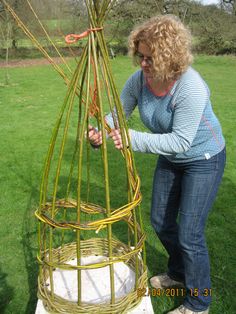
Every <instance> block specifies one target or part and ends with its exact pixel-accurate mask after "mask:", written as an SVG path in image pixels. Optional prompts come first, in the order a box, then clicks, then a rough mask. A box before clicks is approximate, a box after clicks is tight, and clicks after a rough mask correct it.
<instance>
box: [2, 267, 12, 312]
mask: <svg viewBox="0 0 236 314" xmlns="http://www.w3.org/2000/svg"><path fill="white" fill-rule="evenodd" d="M13 296H14V289H13V287H11V286H9V285H8V284H7V274H5V273H4V272H2V270H1V268H0V313H2V314H3V313H5V309H6V308H7V305H8V303H9V302H10V300H12V299H13Z"/></svg>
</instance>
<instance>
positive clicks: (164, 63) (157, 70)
mask: <svg viewBox="0 0 236 314" xmlns="http://www.w3.org/2000/svg"><path fill="white" fill-rule="evenodd" d="M139 42H142V43H144V44H146V45H147V46H148V47H149V48H150V50H151V52H152V59H153V74H154V76H155V77H156V78H158V79H160V80H162V81H170V80H176V79H178V78H179V76H180V75H181V74H182V73H184V72H185V71H186V69H187V67H188V66H189V65H190V64H191V63H192V61H193V56H192V53H191V42H192V37H191V34H190V31H189V30H188V29H187V28H186V27H185V26H184V25H183V23H182V22H181V21H180V20H179V19H178V18H177V17H176V16H174V15H171V14H167V15H159V16H156V17H153V18H151V19H150V20H148V21H147V22H145V23H143V24H142V25H140V26H138V27H136V28H135V29H134V30H133V31H132V32H131V34H130V37H129V54H130V55H131V56H132V57H133V59H134V62H135V64H136V65H137V64H138V62H137V59H136V58H135V55H136V53H137V52H138V45H139Z"/></svg>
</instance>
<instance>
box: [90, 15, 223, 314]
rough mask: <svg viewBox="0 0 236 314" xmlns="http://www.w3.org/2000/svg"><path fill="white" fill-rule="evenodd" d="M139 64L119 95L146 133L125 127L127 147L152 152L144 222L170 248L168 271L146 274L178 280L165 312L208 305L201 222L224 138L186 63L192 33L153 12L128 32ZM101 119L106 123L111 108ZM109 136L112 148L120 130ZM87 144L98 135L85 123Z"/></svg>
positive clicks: (161, 281) (158, 283)
mask: <svg viewBox="0 0 236 314" xmlns="http://www.w3.org/2000/svg"><path fill="white" fill-rule="evenodd" d="M129 44H130V45H129V46H130V53H131V55H132V56H133V57H134V59H135V60H136V62H138V64H140V67H141V69H140V70H139V71H137V72H136V73H134V74H133V75H132V76H131V77H130V78H129V79H128V81H127V82H126V84H125V86H124V89H123V91H122V94H121V101H122V104H123V107H124V112H125V115H126V117H127V118H128V117H129V116H130V114H131V113H132V111H133V110H134V109H135V107H136V106H138V109H139V114H140V118H141V120H142V121H143V123H144V124H145V125H146V127H147V128H148V129H149V130H150V133H146V132H138V131H134V130H129V135H130V141H131V145H132V149H133V150H134V151H140V152H145V153H153V154H158V155H160V156H159V159H158V162H157V167H156V170H155V173H154V180H153V192H152V206H151V223H152V225H153V228H154V229H155V231H156V234H157V236H158V237H159V239H160V241H161V242H162V244H163V245H164V247H165V249H166V250H167V252H168V254H169V260H168V271H167V273H165V274H161V275H157V276H155V277H153V278H151V280H150V283H151V285H152V286H153V287H154V288H167V287H173V286H182V287H185V289H184V291H185V292H186V296H185V299H184V302H183V305H181V306H179V307H178V308H177V309H175V310H173V311H170V312H169V313H172V314H174V313H176V314H178V313H185V314H190V313H201V314H203V313H204V314H205V313H208V312H209V305H210V302H211V283H210V267H209V257H208V251H207V246H206V242H205V237H204V228H205V224H206V220H207V215H208V213H209V211H210V208H211V206H212V203H213V201H214V199H215V197H216V193H217V190H218V186H219V184H220V181H221V178H222V175H223V171H224V166H225V141H224V138H223V135H222V131H221V127H220V124H219V121H218V120H217V118H216V116H215V114H214V112H213V110H212V107H211V102H210V92H209V89H208V87H207V85H206V83H205V82H204V80H203V79H202V78H201V76H200V75H199V74H198V73H197V72H196V71H195V70H194V69H192V68H191V66H190V64H191V62H192V54H191V35H190V33H189V31H188V30H187V29H186V28H185V27H184V25H183V24H182V23H181V22H180V21H179V20H178V19H177V18H176V17H175V16H172V15H165V16H157V17H155V18H152V19H150V20H149V21H147V22H145V23H144V24H143V25H141V26H139V27H137V28H136V29H135V30H134V31H133V32H132V33H131V36H130V42H129ZM106 119H107V121H108V123H110V124H111V125H112V122H111V117H110V115H108V116H107V118H106ZM109 136H110V137H111V138H112V139H113V141H114V144H115V146H116V148H118V149H122V147H123V143H122V140H121V136H120V132H119V130H115V129H113V130H112V132H111V133H110V134H109ZM89 138H90V141H91V143H92V144H94V145H100V144H101V142H102V139H101V134H100V133H99V132H97V131H96V130H95V129H94V128H93V127H90V131H89Z"/></svg>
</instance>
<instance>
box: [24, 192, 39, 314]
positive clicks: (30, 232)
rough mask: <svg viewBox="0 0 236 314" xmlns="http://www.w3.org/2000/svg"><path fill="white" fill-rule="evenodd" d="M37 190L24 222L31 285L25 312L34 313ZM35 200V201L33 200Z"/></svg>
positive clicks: (25, 247)
mask: <svg viewBox="0 0 236 314" xmlns="http://www.w3.org/2000/svg"><path fill="white" fill-rule="evenodd" d="M36 192H37V193H38V191H37V190H35V189H33V192H32V193H31V196H30V198H29V203H28V206H27V208H26V210H25V213H24V218H23V224H22V246H23V253H24V258H25V267H26V270H27V276H28V287H29V293H30V296H29V300H28V303H27V307H26V310H25V314H32V313H34V312H35V308H36V304H37V300H38V298H37V287H38V284H37V278H38V263H37V260H36V254H37V238H36V236H37V227H36V223H35V221H34V219H35V218H34V216H33V215H34V214H33V210H32V208H31V205H32V202H33V203H34V202H35V199H36ZM32 200H34V201H32Z"/></svg>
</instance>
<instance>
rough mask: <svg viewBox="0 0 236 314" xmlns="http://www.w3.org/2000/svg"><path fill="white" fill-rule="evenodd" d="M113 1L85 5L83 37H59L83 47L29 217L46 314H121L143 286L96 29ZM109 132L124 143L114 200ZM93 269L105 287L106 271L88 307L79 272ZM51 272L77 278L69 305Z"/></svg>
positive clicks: (117, 108) (103, 50) (135, 194)
mask: <svg viewBox="0 0 236 314" xmlns="http://www.w3.org/2000/svg"><path fill="white" fill-rule="evenodd" d="M112 2H113V1H111V0H109V1H107V0H97V1H95V0H85V3H86V7H87V10H88V17H89V25H88V30H87V31H85V32H84V33H82V34H80V35H75V34H71V35H68V36H67V37H66V40H67V42H74V41H75V40H78V39H81V38H83V41H86V43H85V45H84V48H83V51H82V53H81V56H80V59H79V62H78V63H77V65H76V69H75V71H74V73H73V75H72V78H71V80H70V82H69V83H68V89H67V93H66V96H65V99H64V102H63V105H62V108H61V110H60V113H59V116H58V119H57V121H56V125H55V127H54V130H53V133H52V138H51V142H50V146H49V149H48V153H47V157H46V161H45V167H44V172H43V176H42V183H41V189H40V205H39V208H38V209H37V211H36V216H37V218H38V219H39V232H38V241H39V250H38V256H37V257H38V262H39V265H40V270H39V280H38V285H39V289H38V294H39V298H40V299H42V300H43V303H44V306H45V308H46V309H47V311H48V312H53V313H73V314H74V313H94V312H96V313H125V312H126V311H128V310H130V309H132V308H133V307H134V306H136V305H137V304H138V303H139V302H140V299H141V297H140V296H139V294H138V293H137V292H138V291H139V289H145V287H146V265H145V250H144V238H145V236H144V233H143V229H142V221H141V215H140V208H139V204H140V202H141V194H140V180H139V177H138V175H137V172H136V169H135V165H134V160H133V155H132V151H131V150H130V148H129V138H128V130H127V126H126V122H125V118H124V116H123V112H122V106H121V103H120V99H119V95H118V92H117V89H116V86H115V82H114V79H113V76H112V73H111V68H110V63H109V57H108V51H107V47H106V43H105V39H104V30H103V23H104V19H105V18H106V15H107V13H108V12H109V9H110V8H111V5H112ZM105 111H110V112H111V116H112V119H113V123H112V125H108V123H107V122H106V118H105ZM90 124H92V125H93V126H95V127H97V128H98V130H100V131H101V133H102V138H103V143H102V145H101V147H100V148H99V150H95V149H94V148H93V147H92V146H91V145H90V144H89V142H88V139H87V136H86V134H87V132H88V126H89V125H90ZM111 127H112V128H113V127H114V128H119V129H120V130H121V136H122V139H123V143H127V145H124V148H123V150H122V151H121V153H120V155H119V156H118V157H116V158H120V159H121V164H122V165H123V168H121V169H119V174H120V176H121V178H122V180H123V186H124V187H125V189H124V192H125V193H124V195H123V196H122V195H119V200H114V199H113V198H114V195H116V194H115V193H114V191H113V190H114V188H115V187H116V184H114V176H113V174H112V173H113V170H114V169H112V167H114V165H113V166H111V164H110V163H111V159H112V153H111V150H112V149H113V146H112V145H109V144H108V141H107V140H106V138H107V134H108V133H109V132H110V129H111ZM113 150H114V149H113ZM95 159H96V163H94V162H93V161H94V160H95ZM98 160H100V162H98ZM98 164H99V167H98V166H97V165H98ZM94 177H95V178H96V180H94ZM118 181H119V180H118ZM111 182H113V183H111ZM116 197H117V196H116ZM114 204H115V205H114ZM118 204H119V205H118ZM115 206H117V207H115ZM90 257H92V259H90ZM120 264H124V265H125V267H128V268H129V269H130V270H131V272H132V273H133V275H134V277H133V278H134V280H133V281H132V284H131V288H130V289H129V291H126V292H125V293H123V294H122V295H120V294H117V289H116V288H117V284H118V282H117V276H116V267H117V265H120ZM96 269H97V270H98V269H99V272H100V274H101V280H105V279H104V277H103V272H104V271H105V269H106V270H109V276H108V283H107V285H108V286H109V294H108V296H107V298H106V300H104V299H103V300H97V302H95V303H94V302H93V303H92V302H88V301H86V300H85V299H84V297H83V295H84V293H85V290H86V286H85V283H84V281H83V279H84V273H85V272H86V273H87V274H88V272H89V271H92V270H96ZM58 270H59V271H68V272H71V275H72V274H73V275H76V300H74V299H73V300H68V299H66V298H63V297H62V296H60V295H58V293H57V289H56V282H55V280H56V279H55V273H56V271H58ZM91 274H92V273H91ZM91 276H92V275H91ZM119 281H122V278H119ZM69 289H70V287H69ZM73 289H74V288H73ZM86 293H89V291H87V292H86Z"/></svg>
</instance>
